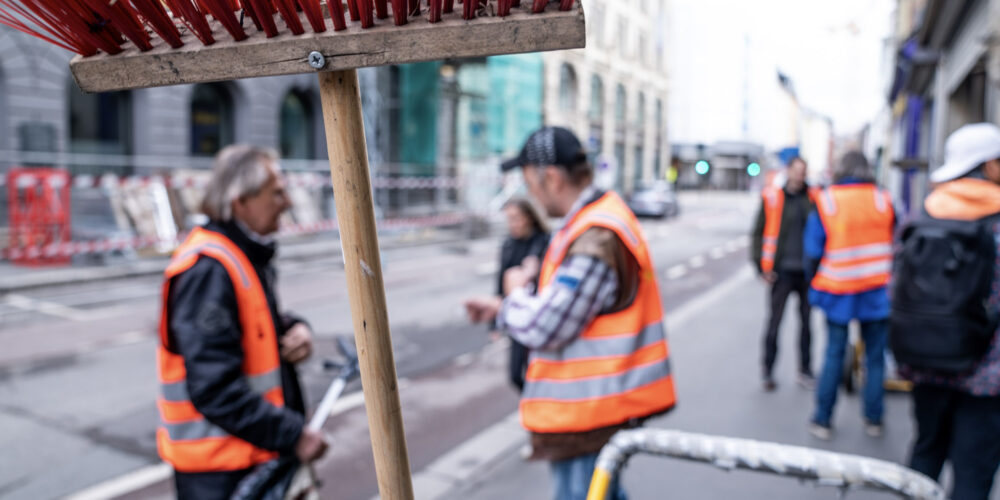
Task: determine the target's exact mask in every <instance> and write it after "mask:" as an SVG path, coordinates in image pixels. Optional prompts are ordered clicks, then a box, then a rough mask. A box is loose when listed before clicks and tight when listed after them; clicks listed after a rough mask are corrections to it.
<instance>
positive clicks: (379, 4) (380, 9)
mask: <svg viewBox="0 0 1000 500" xmlns="http://www.w3.org/2000/svg"><path fill="white" fill-rule="evenodd" d="M375 17H377V18H379V19H386V18H388V17H389V2H388V0H375Z"/></svg>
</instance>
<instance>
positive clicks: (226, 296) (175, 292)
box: [167, 223, 305, 453]
mask: <svg viewBox="0 0 1000 500" xmlns="http://www.w3.org/2000/svg"><path fill="white" fill-rule="evenodd" d="M205 229H208V230H210V231H213V232H217V233H220V234H222V235H224V236H226V237H227V238H229V240H230V241H232V242H233V243H235V244H236V246H238V247H239V248H240V249H241V250H243V253H244V254H246V256H247V258H248V259H249V260H250V262H251V263H252V264H253V266H254V269H255V270H256V271H257V276H258V277H259V278H260V282H261V285H262V286H263V287H264V292H265V294H266V295H267V301H268V305H270V307H271V316H272V317H273V318H274V322H275V331H276V332H277V333H278V336H279V337H280V336H282V335H284V334H285V332H287V331H288V330H289V329H290V328H291V327H292V326H294V325H295V324H296V323H299V322H300V321H301V320H299V319H297V318H294V317H292V316H288V315H281V314H279V312H278V311H279V309H278V302H277V297H276V295H275V271H274V268H273V267H272V266H271V259H272V258H273V257H274V252H275V248H274V246H273V245H265V244H262V243H258V242H256V241H254V240H251V239H250V238H249V237H248V236H247V235H246V233H244V232H243V231H242V230H241V229H240V228H239V227H237V226H236V225H235V224H234V223H225V224H217V223H210V224H208V225H207V226H206V227H205ZM167 315H168V316H167V317H168V341H169V343H168V347H167V348H168V349H170V350H171V351H172V352H175V353H178V354H180V355H181V356H183V357H184V367H185V369H186V371H187V389H188V394H189V395H190V397H191V402H192V403H193V404H194V407H195V408H196V409H197V410H198V411H199V412H200V413H201V414H202V415H204V416H205V418H206V419H207V420H208V421H209V422H212V423H213V424H215V425H217V426H219V427H220V428H222V429H223V430H225V431H226V432H228V433H230V434H232V435H233V436H236V437H238V438H240V439H243V440H244V441H247V442H250V443H251V444H253V445H255V446H257V447H260V448H264V449H266V450H273V451H278V452H282V453H291V452H292V451H293V450H294V448H295V443H296V442H297V441H298V439H299V435H300V434H301V433H302V428H303V423H304V417H303V415H304V413H305V402H304V400H303V397H302V391H301V388H300V386H299V380H298V375H297V374H296V372H295V367H294V366H293V365H291V364H289V363H286V362H285V361H282V362H281V383H282V389H283V391H284V395H285V404H286V406H285V408H277V407H275V406H274V405H272V404H271V403H268V402H266V401H265V400H264V399H263V398H262V397H260V396H259V395H257V394H255V393H253V392H252V391H251V390H250V386H249V385H248V384H247V381H246V378H245V377H244V376H243V369H242V364H243V347H242V344H241V339H242V336H243V333H242V331H241V329H240V322H239V315H238V312H237V307H236V293H235V290H234V288H233V284H232V281H231V280H230V278H229V274H228V273H227V272H226V269H225V268H224V267H223V266H222V264H221V263H220V262H219V261H217V260H215V259H213V258H211V257H206V256H202V257H201V258H199V259H198V261H197V262H196V263H195V264H194V266H192V267H191V268H190V269H188V270H187V271H184V272H183V273H181V274H180V275H178V276H176V277H174V278H173V280H171V283H170V291H169V300H168V305H167Z"/></svg>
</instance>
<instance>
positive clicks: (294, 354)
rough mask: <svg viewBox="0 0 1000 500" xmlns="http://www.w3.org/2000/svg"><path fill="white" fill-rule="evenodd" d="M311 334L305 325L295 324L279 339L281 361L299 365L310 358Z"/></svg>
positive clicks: (311, 347)
mask: <svg viewBox="0 0 1000 500" xmlns="http://www.w3.org/2000/svg"><path fill="white" fill-rule="evenodd" d="M312 349H313V345H312V332H311V331H310V330H309V327H308V326H306V324H305V323H297V324H296V325H295V326H293V327H292V328H291V329H290V330H288V331H287V332H285V334H284V335H283V336H282V337H281V359H283V360H285V361H287V362H289V363H292V364H296V363H300V362H302V361H305V360H306V358H308V357H309V356H312Z"/></svg>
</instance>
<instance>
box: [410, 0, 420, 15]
mask: <svg viewBox="0 0 1000 500" xmlns="http://www.w3.org/2000/svg"><path fill="white" fill-rule="evenodd" d="M407 13H408V14H409V15H411V16H419V15H420V0H410V7H409V9H407Z"/></svg>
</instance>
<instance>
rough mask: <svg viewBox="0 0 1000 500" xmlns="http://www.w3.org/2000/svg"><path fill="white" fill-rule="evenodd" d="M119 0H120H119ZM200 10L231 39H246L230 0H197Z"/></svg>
mask: <svg viewBox="0 0 1000 500" xmlns="http://www.w3.org/2000/svg"><path fill="white" fill-rule="evenodd" d="M119 1H120V0H119ZM198 3H199V4H200V5H201V10H202V12H207V13H208V14H211V16H212V17H213V18H215V20H216V21H218V22H219V24H221V25H222V27H223V28H225V29H226V31H228V32H229V35H230V36H232V37H233V40H236V41H237V42H239V41H242V40H246V39H247V32H246V31H243V26H240V20H239V19H238V18H237V17H236V9H234V8H233V3H232V2H231V1H230V0H199V2H198Z"/></svg>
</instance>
